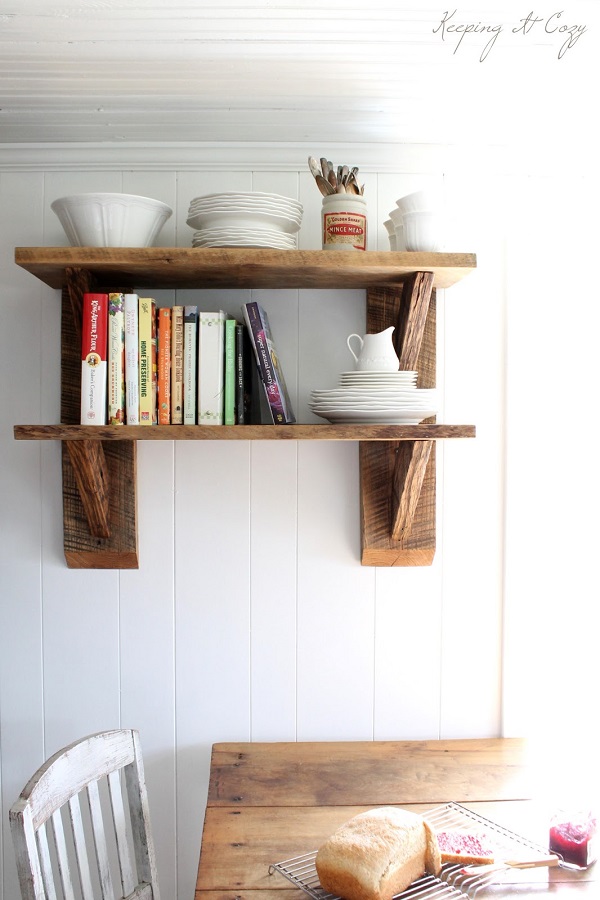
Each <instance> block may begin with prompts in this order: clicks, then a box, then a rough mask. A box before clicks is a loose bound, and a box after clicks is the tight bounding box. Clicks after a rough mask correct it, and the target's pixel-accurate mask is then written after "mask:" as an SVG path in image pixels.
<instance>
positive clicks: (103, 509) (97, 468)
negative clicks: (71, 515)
mask: <svg viewBox="0 0 600 900" xmlns="http://www.w3.org/2000/svg"><path fill="white" fill-rule="evenodd" d="M65 443H66V447H67V452H68V454H69V459H70V460H71V465H72V467H73V473H74V475H75V480H76V482H77V488H78V490H79V497H80V499H81V504H82V506H83V509H84V512H85V516H86V519H87V521H88V526H89V529H90V534H91V535H92V537H101V538H108V537H110V525H109V521H108V491H109V487H110V485H109V483H108V469H107V466H106V459H105V456H104V449H103V447H102V443H101V442H100V441H66V442H65Z"/></svg>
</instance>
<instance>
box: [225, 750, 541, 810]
mask: <svg viewBox="0 0 600 900" xmlns="http://www.w3.org/2000/svg"><path fill="white" fill-rule="evenodd" d="M530 796H531V785H530V770H529V767H528V765H527V762H526V758H525V745H524V743H523V742H522V741H519V740H518V739H514V740H508V741H503V742H498V741H495V740H492V739H490V740H464V741H452V742H446V741H404V742H402V741H399V742H397V741H377V742H362V741H357V742H351V741H348V742H345V741H344V742H339V743H333V742H322V743H321V742H315V743H306V742H305V743H281V744H264V743H262V744H261V743H256V744H215V746H214V748H213V757H212V766H211V777H210V784H209V792H208V805H209V806H219V805H220V806H314V805H317V806H354V805H358V804H360V805H364V806H379V805H382V804H386V803H444V802H446V801H448V800H455V801H456V802H464V801H467V800H517V799H527V798H529V797H530Z"/></svg>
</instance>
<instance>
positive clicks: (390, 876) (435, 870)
mask: <svg viewBox="0 0 600 900" xmlns="http://www.w3.org/2000/svg"><path fill="white" fill-rule="evenodd" d="M315 864H316V869H317V874H318V876H319V881H320V884H321V887H322V888H324V889H325V890H326V891H329V892H330V893H332V894H337V895H338V896H340V897H343V898H345V900H391V898H392V897H393V896H394V895H395V894H399V893H401V892H402V891H404V890H405V889H406V888H407V887H408V886H409V885H410V884H412V882H413V881H415V880H416V879H417V878H420V877H421V876H422V875H424V874H425V873H426V872H428V873H431V874H434V875H437V874H439V872H440V870H441V856H440V852H439V849H438V845H437V838H436V835H435V833H434V832H433V830H432V829H431V827H430V826H429V823H428V822H426V821H425V819H423V817H422V816H419V815H417V814H416V813H413V812H409V811H407V810H403V809H399V808H397V807H379V808H377V809H373V810H369V811H368V812H364V813H359V815H357V816H354V817H353V818H352V819H350V820H349V821H348V822H346V823H344V825H342V826H341V827H340V828H338V830H337V831H336V832H335V833H334V834H333V835H332V836H331V837H330V838H329V839H328V840H327V841H325V843H324V844H323V845H322V846H321V847H320V848H319V850H318V852H317V857H316V861H315Z"/></svg>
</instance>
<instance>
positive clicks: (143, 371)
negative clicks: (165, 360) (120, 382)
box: [138, 297, 154, 425]
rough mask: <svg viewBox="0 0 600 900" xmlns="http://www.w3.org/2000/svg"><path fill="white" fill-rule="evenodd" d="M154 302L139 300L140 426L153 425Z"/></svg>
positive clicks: (144, 299) (144, 298)
mask: <svg viewBox="0 0 600 900" xmlns="http://www.w3.org/2000/svg"><path fill="white" fill-rule="evenodd" d="M153 318H154V300H152V298H151V297H140V299H139V323H138V327H139V344H140V350H139V361H140V425H152V418H153V402H152V395H153V391H152V320H153Z"/></svg>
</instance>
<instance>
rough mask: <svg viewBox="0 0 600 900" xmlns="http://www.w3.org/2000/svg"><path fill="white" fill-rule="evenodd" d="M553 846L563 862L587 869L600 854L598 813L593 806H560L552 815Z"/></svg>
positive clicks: (551, 842)
mask: <svg viewBox="0 0 600 900" xmlns="http://www.w3.org/2000/svg"><path fill="white" fill-rule="evenodd" d="M549 847H550V851H551V852H552V853H556V854H557V855H558V856H560V858H561V860H562V862H561V865H562V866H566V867H568V868H570V869H587V867H588V866H591V864H592V863H593V862H595V861H596V859H597V856H598V839H597V837H596V816H595V814H594V813H593V812H592V811H591V810H589V809H585V808H583V809H570V808H564V809H558V810H556V812H555V813H554V814H553V815H552V817H551V819H550V840H549Z"/></svg>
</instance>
